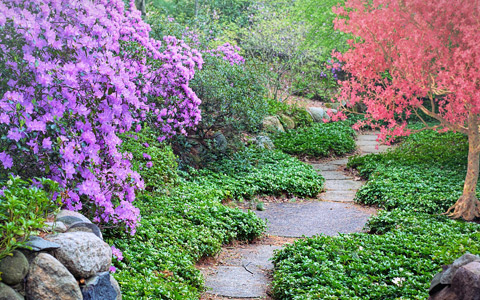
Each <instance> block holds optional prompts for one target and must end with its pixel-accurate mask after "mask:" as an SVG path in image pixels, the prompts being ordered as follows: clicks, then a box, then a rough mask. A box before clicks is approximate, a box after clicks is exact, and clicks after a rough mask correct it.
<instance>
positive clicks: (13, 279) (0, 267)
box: [0, 250, 29, 285]
mask: <svg viewBox="0 0 480 300" xmlns="http://www.w3.org/2000/svg"><path fill="white" fill-rule="evenodd" d="M28 267H29V264H28V260H27V258H26V257H25V255H23V253H22V252H20V251H17V250H14V251H13V252H12V256H6V257H4V258H3V259H2V260H1V261H0V272H1V273H2V281H3V282H5V283H6V284H9V285H15V284H17V283H20V282H22V280H23V278H25V276H26V275H27V272H28Z"/></svg>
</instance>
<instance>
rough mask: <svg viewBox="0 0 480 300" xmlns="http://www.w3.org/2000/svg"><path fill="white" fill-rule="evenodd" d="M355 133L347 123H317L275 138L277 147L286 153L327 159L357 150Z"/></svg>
mask: <svg viewBox="0 0 480 300" xmlns="http://www.w3.org/2000/svg"><path fill="white" fill-rule="evenodd" d="M355 136H356V134H355V131H354V130H353V129H352V128H350V126H349V125H348V124H347V123H346V122H332V123H315V124H313V125H312V126H311V127H304V128H299V129H295V130H289V131H287V132H286V133H281V134H278V135H276V136H275V137H274V139H273V142H274V144H275V147H277V148H278V149H280V150H282V151H283V152H285V153H288V154H293V155H300V156H310V157H327V156H331V155H343V154H345V153H350V152H353V151H354V150H355Z"/></svg>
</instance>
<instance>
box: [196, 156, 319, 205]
mask: <svg viewBox="0 0 480 300" xmlns="http://www.w3.org/2000/svg"><path fill="white" fill-rule="evenodd" d="M190 179H191V180H192V181H194V182H198V183H200V184H202V185H204V186H209V185H213V186H222V188H223V189H224V191H225V193H226V196H227V197H230V198H233V199H239V198H246V199H249V198H251V197H253V196H254V195H257V194H267V195H272V194H273V195H279V194H282V193H287V194H289V195H296V196H299V197H315V196H316V195H317V194H318V193H319V192H321V191H322V189H323V182H324V179H323V177H322V176H321V175H319V174H318V173H317V172H316V171H315V170H314V169H313V168H312V167H311V166H309V165H307V164H305V163H302V162H301V161H299V160H298V159H296V158H294V157H291V156H289V155H287V154H285V153H282V152H280V151H271V150H264V149H263V150H262V149H256V148H247V149H245V150H244V151H241V152H237V153H234V154H232V157H231V158H225V159H223V160H221V161H219V162H217V163H213V164H210V165H209V166H208V168H207V169H203V170H192V171H191V172H190Z"/></svg>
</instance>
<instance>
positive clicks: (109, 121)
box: [0, 0, 203, 233]
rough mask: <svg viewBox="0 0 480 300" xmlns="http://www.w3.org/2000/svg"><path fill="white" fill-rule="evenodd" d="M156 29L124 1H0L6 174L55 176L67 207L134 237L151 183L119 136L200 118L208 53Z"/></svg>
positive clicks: (165, 132) (0, 113)
mask: <svg viewBox="0 0 480 300" xmlns="http://www.w3.org/2000/svg"><path fill="white" fill-rule="evenodd" d="M131 7H134V5H133V2H132V3H131ZM149 32H150V26H149V25H148V24H146V23H144V22H143V21H142V19H141V17H140V12H139V11H137V10H135V9H134V8H133V9H132V10H129V9H125V8H124V3H123V1H121V0H94V1H82V0H71V1H62V0H42V1H40V0H30V1H25V0H0V135H1V140H0V146H1V149H0V151H1V152H0V162H1V167H3V168H4V171H5V172H4V173H7V172H12V173H16V174H19V175H21V176H24V177H32V176H33V175H38V174H41V175H42V176H43V177H48V178H51V179H53V180H54V181H56V182H58V183H60V185H61V187H62V188H63V189H64V191H63V192H62V201H63V205H64V206H65V207H66V208H68V209H71V210H83V211H84V212H86V213H89V214H90V216H91V217H93V218H94V220H95V221H96V222H105V223H109V224H111V225H120V224H124V225H126V226H127V228H129V229H130V230H131V232H132V233H133V232H134V231H135V226H136V224H137V222H138V219H139V210H138V209H137V208H135V207H134V205H133V201H134V199H135V190H137V189H141V188H143V187H144V182H143V180H142V178H141V176H140V175H139V174H138V172H136V171H133V170H132V168H131V159H132V155H131V154H129V153H121V152H120V151H119V149H118V147H119V145H120V144H121V139H120V138H119V137H118V134H119V133H123V132H127V131H130V130H136V131H140V130H141V125H140V124H141V123H140V122H141V121H145V120H148V121H151V123H152V126H155V127H156V128H158V129H159V132H160V137H159V138H160V139H161V140H162V139H165V138H168V137H171V136H173V135H176V134H177V133H180V134H183V133H185V132H186V130H187V129H188V128H191V127H193V126H195V125H196V124H197V123H198V122H199V120H200V110H199V108H198V107H199V105H200V100H199V98H198V97H197V96H196V94H195V93H194V92H193V90H192V89H191V88H190V87H189V82H190V80H192V78H193V76H194V73H195V68H196V67H198V68H201V66H202V63H203V60H202V57H201V54H200V53H199V52H198V51H197V50H195V49H191V48H190V47H189V46H188V45H186V44H185V43H183V42H182V41H180V40H177V39H176V38H175V37H171V36H167V37H165V38H164V40H163V41H158V40H155V39H153V38H151V37H150V36H149ZM142 124H143V123H142Z"/></svg>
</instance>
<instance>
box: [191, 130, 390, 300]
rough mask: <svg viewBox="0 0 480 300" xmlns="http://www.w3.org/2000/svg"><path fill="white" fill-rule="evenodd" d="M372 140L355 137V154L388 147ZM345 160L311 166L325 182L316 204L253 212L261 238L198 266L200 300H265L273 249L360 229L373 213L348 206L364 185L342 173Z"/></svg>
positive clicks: (372, 135)
mask: <svg viewBox="0 0 480 300" xmlns="http://www.w3.org/2000/svg"><path fill="white" fill-rule="evenodd" d="M376 139H377V135H376V134H375V133H367V134H361V135H359V136H358V138H357V146H358V148H359V150H360V152H361V153H362V154H368V153H378V152H382V151H385V150H386V149H387V148H388V147H387V146H384V145H377V142H376ZM347 161H348V160H347V159H346V158H341V159H336V160H332V161H327V162H323V163H315V164H312V166H313V167H314V168H315V169H316V170H318V172H320V173H321V174H322V175H323V177H325V180H326V181H325V189H326V191H325V192H324V193H322V194H320V201H308V202H288V203H265V210H264V211H256V212H255V213H256V214H257V216H259V217H260V218H262V219H265V220H267V225H268V229H267V236H266V237H265V238H263V239H261V240H260V241H258V242H256V243H252V244H241V245H237V246H231V247H224V248H223V250H222V251H221V253H220V254H219V256H218V257H217V258H216V259H215V262H214V263H213V264H209V263H206V264H204V265H200V266H199V268H200V270H201V271H202V273H203V274H204V276H205V279H206V286H207V289H208V290H207V292H206V293H205V294H204V295H203V296H202V300H214V299H219V300H220V299H245V298H257V299H270V298H269V296H268V295H267V291H268V288H269V284H270V281H271V278H270V277H271V272H272V270H273V264H272V262H271V261H270V258H271V257H273V252H274V250H278V249H280V248H282V246H283V245H284V244H286V243H292V242H293V241H295V239H298V238H302V237H311V236H313V235H319V234H325V235H337V234H338V233H351V232H359V231H361V230H362V228H363V226H364V225H365V223H366V221H367V219H368V218H369V217H370V216H371V215H372V214H373V213H375V209H373V208H366V207H362V206H360V205H357V204H355V203H353V199H354V197H355V193H356V192H357V190H358V189H359V188H360V187H361V186H362V184H363V183H364V182H362V181H360V179H359V178H354V177H352V176H349V175H347V174H346V173H345V172H344V170H345V167H346V164H347Z"/></svg>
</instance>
